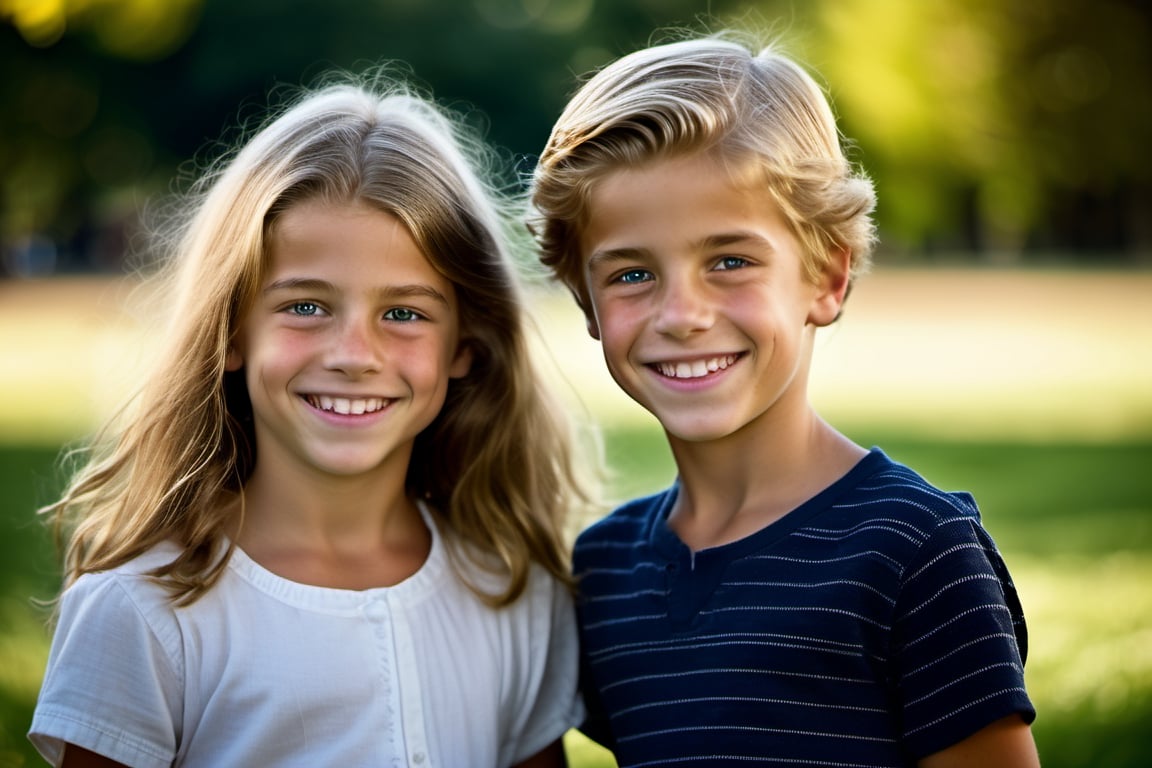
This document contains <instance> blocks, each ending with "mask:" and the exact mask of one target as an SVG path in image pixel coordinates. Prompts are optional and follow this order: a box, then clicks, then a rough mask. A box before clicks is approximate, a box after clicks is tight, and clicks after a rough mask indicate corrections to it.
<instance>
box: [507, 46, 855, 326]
mask: <svg viewBox="0 0 1152 768" xmlns="http://www.w3.org/2000/svg"><path fill="white" fill-rule="evenodd" d="M756 51H757V48H756V47H753V46H752V45H751V44H749V43H746V42H742V41H739V40H737V39H736V35H735V34H733V33H728V34H719V35H715V36H711V37H707V38H701V39H692V40H680V41H676V42H670V43H665V44H662V45H656V46H653V47H650V48H646V49H643V50H640V51H637V52H635V53H632V54H629V55H627V56H624V57H623V58H621V59H618V60H617V61H615V62H613V63H612V64H610V65H608V66H607V67H605V68H604V69H603V70H601V71H599V72H598V73H596V74H595V75H594V76H593V77H592V78H591V79H589V80H588V81H587V82H586V83H585V84H584V85H583V86H582V87H581V88H580V89H579V91H577V93H576V95H575V96H574V97H573V98H572V99H571V101H569V102H568V105H567V107H566V108H565V109H564V112H563V113H562V114H561V115H560V118H559V120H558V121H557V122H556V125H555V127H554V128H553V129H552V135H551V136H550V137H549V139H548V143H547V145H546V146H545V148H544V151H543V153H542V154H541V156H540V160H539V162H538V164H537V166H536V169H535V173H534V175H533V178H532V187H531V201H530V202H531V208H530V212H529V221H528V227H529V230H530V231H531V232H532V234H533V236H534V237H535V239H536V243H537V246H538V247H539V249H540V260H541V262H543V264H544V265H545V266H547V267H548V268H549V269H551V271H552V273H553V275H554V276H555V277H557V278H558V279H559V280H560V281H562V282H563V283H564V284H565V285H567V287H568V288H569V290H571V291H572V293H573V295H574V296H575V298H576V301H577V302H578V303H579V304H580V306H581V308H582V309H584V311H585V312H588V311H589V309H590V305H589V299H588V294H587V288H586V287H585V285H584V279H583V265H582V264H581V256H580V235H581V231H582V227H583V226H584V225H585V224H586V220H587V216H588V206H589V199H590V196H591V193H592V190H593V188H594V186H595V184H596V182H597V181H598V180H600V179H601V178H603V177H604V176H605V175H607V174H609V173H611V172H613V171H615V170H619V169H622V168H629V167H636V166H638V165H641V164H643V163H646V162H649V161H651V160H653V159H657V158H662V157H671V156H675V155H683V154H690V153H694V152H709V153H712V154H715V155H716V156H717V157H718V159H720V160H721V161H723V162H724V163H725V164H726V165H727V166H728V167H729V169H730V170H731V172H732V173H733V175H734V180H736V179H738V180H740V181H741V182H748V183H752V184H763V186H764V187H765V188H766V189H767V190H768V191H769V192H770V193H771V195H772V196H773V199H774V200H775V201H776V202H777V203H778V204H779V206H780V209H781V210H782V211H783V213H784V215H785V218H786V219H787V221H788V223H789V225H790V226H791V228H792V230H793V232H794V233H795V235H796V236H797V238H798V239H799V240H800V242H801V243H802V245H803V246H804V253H805V265H804V266H805V270H806V273H807V275H808V276H809V278H811V279H813V280H815V279H816V278H817V277H818V276H819V275H820V273H821V272H822V270H823V269H824V268H825V266H826V263H827V259H828V254H829V252H830V251H831V250H832V249H839V248H846V249H848V250H849V251H850V252H851V259H852V260H851V267H850V275H849V277H850V279H855V277H856V276H858V275H859V274H861V273H862V272H864V271H866V270H867V268H868V265H869V263H870V260H871V253H872V248H873V244H874V241H875V226H874V224H873V222H872V218H871V214H872V210H873V209H874V207H875V201H876V198H875V192H874V190H873V187H872V182H871V181H870V180H869V179H868V177H867V176H866V175H865V174H864V173H863V172H862V171H860V170H858V169H856V168H854V167H853V166H852V164H851V163H849V161H848V160H847V158H846V156H845V153H844V148H843V145H842V141H841V135H840V132H839V129H838V128H837V125H836V119H835V117H834V115H833V113H832V109H831V107H830V105H829V103H828V100H827V98H826V97H825V94H824V92H823V90H822V89H821V87H820V86H819V85H818V84H817V83H816V81H815V80H814V79H813V78H812V76H811V75H809V74H808V73H807V72H806V71H804V69H803V68H801V67H800V66H799V65H798V64H797V63H796V62H794V61H793V60H792V59H790V58H788V57H787V56H785V55H784V54H783V53H780V52H779V51H778V50H777V49H776V48H775V47H774V46H767V47H763V48H760V49H759V52H756Z"/></svg>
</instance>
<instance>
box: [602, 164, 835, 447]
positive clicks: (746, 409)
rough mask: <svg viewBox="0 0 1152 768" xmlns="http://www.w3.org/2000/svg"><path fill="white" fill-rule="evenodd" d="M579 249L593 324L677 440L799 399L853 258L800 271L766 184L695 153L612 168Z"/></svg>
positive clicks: (723, 428) (765, 414)
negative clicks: (816, 277) (815, 337)
mask: <svg viewBox="0 0 1152 768" xmlns="http://www.w3.org/2000/svg"><path fill="white" fill-rule="evenodd" d="M580 245H581V259H582V261H583V264H584V270H585V271H584V279H585V281H586V285H587V287H588V292H589V295H590V297H591V302H592V313H591V315H590V316H589V317H588V328H589V332H590V333H591V334H592V335H593V336H594V337H596V338H598V339H600V340H601V342H602V343H603V347H604V358H605V360H606V361H607V363H608V368H609V370H610V372H611V373H612V377H613V378H614V379H615V380H616V382H617V383H618V384H619V385H620V386H621V387H622V388H623V389H624V391H625V392H627V393H628V394H629V395H630V396H631V397H632V398H633V399H634V400H636V401H637V402H638V403H640V404H641V405H643V406H644V407H645V408H646V409H648V410H649V411H651V412H652V414H653V415H655V416H656V418H658V419H659V420H660V423H661V424H662V425H663V427H664V429H665V430H666V431H667V432H668V434H669V435H670V436H671V437H673V438H678V439H680V440H685V441H693V442H697V441H707V440H718V439H722V438H724V437H726V436H728V435H731V434H734V433H735V432H737V431H739V430H741V429H743V428H745V427H747V426H749V425H750V424H754V423H761V422H763V423H768V424H771V423H773V422H774V421H776V420H774V419H773V418H772V416H771V414H779V415H781V416H785V417H787V416H788V415H789V414H794V413H795V409H803V408H807V393H806V388H807V373H808V365H809V361H810V350H811V341H812V334H813V328H814V327H815V326H822V325H827V324H828V323H830V322H832V321H833V320H834V319H835V318H836V315H837V313H838V312H839V309H840V305H841V303H842V301H843V298H844V289H845V287H846V285H847V277H846V273H847V254H843V258H836V259H833V260H832V261H833V264H834V266H832V267H831V268H830V269H829V270H828V272H827V273H826V275H825V276H824V277H822V279H821V280H820V281H819V282H818V283H815V284H814V283H812V282H810V281H808V280H806V279H805V277H804V272H803V265H802V259H803V252H802V249H801V245H800V243H799V242H798V241H797V239H796V238H795V237H794V236H793V235H792V232H791V230H790V229H789V228H788V225H787V223H786V221H785V219H784V217H783V215H782V214H781V212H780V211H779V209H778V207H777V206H776V205H775V203H774V202H773V201H772V198H771V196H770V195H769V194H768V192H767V191H765V190H760V189H749V188H745V187H742V186H737V185H735V184H734V183H733V182H732V180H731V177H730V176H729V175H728V173H727V171H726V170H725V168H724V166H723V165H721V164H720V163H719V162H718V161H716V160H715V159H713V158H712V157H710V156H708V155H703V154H694V155H689V156H685V157H675V158H671V159H666V160H657V161H654V162H652V163H650V164H648V165H644V166H641V167H639V168H636V169H624V170H620V171H617V172H614V173H611V174H609V175H608V176H606V177H605V178H604V179H602V180H601V181H599V182H598V183H597V185H596V186H595V188H594V190H593V193H592V197H591V201H590V206H589V216H588V223H587V226H586V228H585V230H584V232H583V236H582V238H581V243H580ZM765 419H767V421H766V422H765Z"/></svg>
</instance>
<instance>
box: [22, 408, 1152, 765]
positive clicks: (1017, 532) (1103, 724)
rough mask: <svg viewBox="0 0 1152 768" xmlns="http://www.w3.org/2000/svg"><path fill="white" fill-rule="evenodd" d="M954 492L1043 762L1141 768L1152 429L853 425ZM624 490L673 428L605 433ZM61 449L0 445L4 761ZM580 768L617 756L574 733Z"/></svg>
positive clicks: (27, 752) (1151, 743)
mask: <svg viewBox="0 0 1152 768" xmlns="http://www.w3.org/2000/svg"><path fill="white" fill-rule="evenodd" d="M853 437H854V438H856V439H857V440H858V441H860V442H862V443H865V444H880V445H882V446H883V447H884V448H885V450H886V451H887V452H888V453H889V455H891V456H892V457H893V458H895V459H897V460H899V461H903V462H905V463H907V464H909V465H911V466H913V467H916V468H917V469H918V470H919V471H921V472H922V473H923V474H925V475H926V476H927V477H928V478H929V479H930V480H932V481H933V482H934V483H936V484H938V485H940V486H942V487H944V488H949V489H966V490H969V491H971V492H972V493H974V494H975V495H976V498H977V500H978V501H979V502H980V505H981V508H982V510H983V513H984V518H985V523H986V524H987V527H988V529H989V530H990V531H991V532H992V534H993V536H995V538H996V539H997V541H998V542H999V544H1000V546H1001V548H1002V549H1003V551H1004V554H1005V557H1006V559H1007V560H1008V564H1009V567H1010V568H1011V570H1012V572H1013V575H1014V577H1015V579H1016V581H1017V584H1018V587H1019V590H1020V594H1021V599H1022V600H1023V602H1024V606H1025V610H1026V612H1027V614H1028V621H1029V628H1030V635H1031V651H1030V656H1029V660H1028V664H1027V676H1028V684H1029V687H1030V689H1031V692H1032V695H1033V697H1034V699H1035V702H1036V705H1037V708H1038V710H1039V718H1038V719H1037V721H1036V724H1035V726H1034V731H1035V734H1036V739H1037V742H1038V744H1039V746H1040V752H1041V757H1042V759H1043V763H1044V765H1045V766H1046V768H1087V767H1088V766H1102V765H1108V766H1113V767H1114V768H1137V766H1144V765H1146V764H1147V755H1148V754H1149V753H1152V735H1149V733H1148V731H1147V729H1146V727H1145V726H1146V724H1147V723H1148V722H1150V721H1152V590H1150V589H1149V588H1148V587H1149V585H1150V584H1152V493H1150V491H1152V483H1150V481H1149V468H1150V467H1152V441H1150V442H1132V443H1126V444H1108V445H1085V444H1075V443H1067V444H1043V445H1037V444H1031V443H1012V442H980V443H977V442H961V443H957V442H929V441H924V440H922V439H916V440H907V439H901V438H900V436H898V435H875V434H855V435H853ZM605 452H606V455H607V457H608V458H609V460H610V463H611V465H612V466H614V467H615V468H616V473H615V477H614V480H613V489H614V491H616V493H617V494H618V495H632V494H635V493H643V492H646V491H649V490H655V489H657V488H659V487H661V486H663V485H664V484H665V483H667V482H668V480H669V479H671V476H672V468H671V462H670V459H669V458H668V456H667V449H666V448H665V446H664V442H663V437H662V435H661V434H660V433H659V432H658V431H657V430H655V429H653V428H651V427H648V426H639V427H637V426H630V427H625V428H620V429H611V430H608V431H607V432H606V434H605ZM56 454H57V451H56V450H55V449H54V448H51V447H46V446H22V445H0V487H3V488H4V489H5V493H4V494H3V496H2V498H0V595H2V596H3V597H2V598H0V618H2V622H0V627H3V629H0V651H2V656H3V659H4V663H3V664H2V665H0V718H2V719H0V723H2V724H3V727H2V730H0V764H2V765H5V766H21V765H36V764H38V763H37V762H36V759H35V758H34V754H33V752H32V750H31V748H30V747H29V746H27V744H26V740H25V738H24V731H25V730H26V729H27V725H28V722H29V720H30V717H31V712H32V708H33V706H34V703H35V696H36V690H37V687H38V685H39V680H40V675H41V673H42V671H43V666H44V663H45V661H46V658H47V642H48V633H47V629H46V628H45V625H44V620H45V615H44V613H43V612H42V611H41V610H40V609H37V608H36V607H34V606H33V604H32V603H31V600H32V599H33V598H41V599H46V598H50V597H52V594H53V592H54V590H55V588H56V584H57V572H56V561H55V557H54V554H53V551H52V544H51V542H50V537H49V535H48V532H47V530H45V529H44V527H43V526H42V525H40V524H39V523H38V521H36V520H35V519H34V517H33V515H32V510H33V509H34V508H35V507H36V506H37V505H39V504H41V503H43V502H45V501H48V500H50V499H51V497H52V495H53V494H54V493H55V492H56V489H57V488H58V487H59V482H60V475H59V473H58V471H57V469H56V466H57V464H56ZM567 743H568V748H569V754H570V761H571V764H572V765H573V766H574V768H594V766H610V765H611V764H612V763H611V760H610V758H607V757H606V756H605V754H604V753H603V751H602V750H599V749H598V748H595V747H594V746H591V745H589V744H588V743H587V742H586V741H585V740H583V739H581V738H579V737H577V736H576V735H572V736H570V737H569V739H568V742H567Z"/></svg>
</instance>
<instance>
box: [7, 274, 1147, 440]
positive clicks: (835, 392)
mask: <svg viewBox="0 0 1152 768" xmlns="http://www.w3.org/2000/svg"><path fill="white" fill-rule="evenodd" d="M1150 296H1152V272H1080V271H1007V270H985V271H979V270H954V269H940V270H914V271H913V270H881V271H878V272H876V273H875V274H872V275H869V276H866V277H865V278H864V279H863V280H862V281H861V282H860V284H859V285H858V286H857V287H856V290H855V292H854V294H853V296H852V297H851V298H850V300H849V302H848V305H847V308H846V311H845V314H844V317H843V318H842V319H841V321H840V322H839V323H838V324H837V325H835V326H833V327H832V328H829V329H826V330H824V331H821V335H820V337H819V340H818V345H817V350H816V356H815V361H814V364H813V373H812V385H811V391H812V396H813V400H814V401H815V402H816V404H817V407H818V408H819V409H820V410H821V411H822V412H823V413H824V414H825V415H826V416H828V417H829V418H830V419H831V420H832V421H833V422H834V423H837V424H840V425H843V426H845V427H846V428H857V429H861V428H862V429H871V428H877V429H881V430H882V431H884V432H899V433H903V434H909V433H911V434H916V433H923V434H930V435H931V436H933V437H935V438H956V439H996V438H999V437H1011V438H1012V439H1029V440H1040V441H1043V440H1058V439H1075V440H1090V441H1094V442H1095V441H1109V440H1115V439H1126V438H1132V437H1139V436H1147V435H1152V299H1150V298H1149V297H1150ZM146 299H147V296H146V295H145V294H144V293H143V292H142V291H140V290H137V286H136V284H135V283H134V282H132V281H130V280H127V279H124V278H108V277H67V278H54V279H47V280H36V281H15V282H13V281H9V282H0V360H3V361H4V362H3V366H2V367H0V439H3V440H5V441H7V442H16V441H19V442H28V441H34V442H43V443H59V442H60V441H61V440H67V439H72V438H74V437H76V436H77V435H78V433H82V432H84V431H87V430H88V429H90V428H91V426H92V425H93V424H95V423H96V422H97V421H98V420H99V419H100V418H102V417H103V415H105V414H106V413H107V412H108V411H109V409H110V408H111V406H112V405H113V404H114V403H115V402H116V401H117V400H118V398H119V397H120V396H121V395H122V394H123V392H125V391H126V390H127V389H128V388H130V387H131V385H132V381H133V379H134V377H135V372H136V371H137V370H138V365H139V364H140V362H141V361H142V360H145V359H146V356H147V354H148V350H149V349H150V345H152V344H162V343H163V340H162V339H156V338H151V337H150V335H149V333H148V331H149V330H150V329H152V328H154V323H153V322H152V321H151V320H150V318H149V316H148V310H146V309H145V305H146V304H147V301H146ZM534 299H535V303H536V306H537V314H538V317H539V318H540V324H541V329H542V334H541V335H542V336H543V338H544V339H545V346H546V347H547V348H548V352H549V353H550V357H551V358H552V360H553V362H554V364H555V365H554V367H555V371H556V373H557V375H558V376H561V377H563V378H564V379H565V380H566V381H567V383H568V384H569V385H570V386H569V387H567V390H568V392H569V393H570V394H571V396H572V397H573V399H574V401H582V402H583V403H584V404H585V405H586V406H587V408H588V410H589V412H590V413H591V415H592V416H593V417H594V418H597V419H605V420H609V421H611V422H613V423H621V422H633V421H635V422H643V421H645V420H646V419H647V418H648V417H647V415H646V414H644V413H643V412H642V411H640V409H639V408H637V407H636V406H634V405H633V404H632V403H631V402H630V401H629V400H628V399H627V398H626V397H624V396H623V395H622V394H620V393H619V392H618V391H617V389H616V387H615V385H614V384H613V383H612V382H611V380H610V379H609V378H608V376H607V374H606V373H605V372H604V366H603V363H602V362H601V360H600V356H599V348H598V346H597V344H596V343H595V342H594V341H592V340H591V339H589V338H588V336H587V334H585V333H584V330H583V322H582V320H581V318H580V317H579V315H578V313H577V311H576V309H575V307H574V306H573V305H572V302H571V301H570V300H569V299H568V297H567V295H566V294H562V293H559V292H555V293H553V292H548V293H543V294H537V295H535V297H534Z"/></svg>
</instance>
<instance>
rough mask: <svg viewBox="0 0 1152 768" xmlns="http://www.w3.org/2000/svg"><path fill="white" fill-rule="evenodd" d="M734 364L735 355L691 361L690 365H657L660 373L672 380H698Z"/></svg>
mask: <svg viewBox="0 0 1152 768" xmlns="http://www.w3.org/2000/svg"><path fill="white" fill-rule="evenodd" d="M734 362H736V355H724V356H723V357H710V358H707V359H705V360H693V361H692V362H690V363H657V364H656V368H657V370H659V371H660V373H662V374H664V375H665V376H669V377H671V378H673V379H698V378H700V377H702V376H707V375H708V374H709V373H715V372H716V371H722V370H724V369H725V368H727V367H728V366H730V365H732V363H734Z"/></svg>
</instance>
